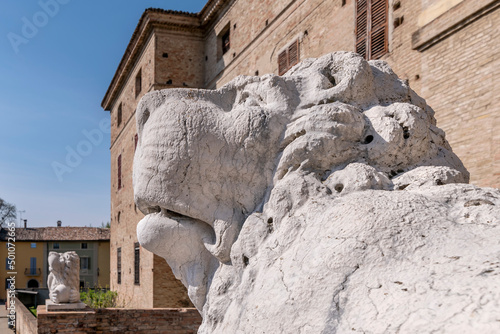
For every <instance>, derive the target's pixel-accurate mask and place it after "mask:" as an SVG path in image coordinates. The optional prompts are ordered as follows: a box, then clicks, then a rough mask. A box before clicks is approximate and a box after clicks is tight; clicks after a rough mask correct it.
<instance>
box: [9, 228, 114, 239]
mask: <svg viewBox="0 0 500 334" xmlns="http://www.w3.org/2000/svg"><path fill="white" fill-rule="evenodd" d="M7 233H8V231H7V230H6V229H3V228H2V230H1V231H0V241H6V240H7V238H8V235H7ZM109 238H110V230H109V229H108V228H99V227H69V226H62V227H40V228H16V241H107V240H109Z"/></svg>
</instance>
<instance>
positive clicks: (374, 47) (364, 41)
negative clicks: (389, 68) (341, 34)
mask: <svg viewBox="0 0 500 334" xmlns="http://www.w3.org/2000/svg"><path fill="white" fill-rule="evenodd" d="M387 12H388V0H356V52H357V53H359V54H360V55H361V56H362V57H363V58H365V59H367V60H368V59H378V58H380V57H382V56H383V55H384V54H386V53H387V51H388V28H387Z"/></svg>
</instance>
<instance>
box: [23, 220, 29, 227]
mask: <svg viewBox="0 0 500 334" xmlns="http://www.w3.org/2000/svg"><path fill="white" fill-rule="evenodd" d="M23 220H24V228H28V219H23Z"/></svg>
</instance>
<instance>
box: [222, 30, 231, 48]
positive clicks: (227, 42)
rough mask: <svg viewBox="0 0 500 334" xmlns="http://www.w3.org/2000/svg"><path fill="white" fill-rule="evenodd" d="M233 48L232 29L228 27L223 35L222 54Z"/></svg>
mask: <svg viewBox="0 0 500 334" xmlns="http://www.w3.org/2000/svg"><path fill="white" fill-rule="evenodd" d="M230 48H231V29H228V30H227V31H226V32H225V33H224V35H222V54H226V52H228V51H229V49H230Z"/></svg>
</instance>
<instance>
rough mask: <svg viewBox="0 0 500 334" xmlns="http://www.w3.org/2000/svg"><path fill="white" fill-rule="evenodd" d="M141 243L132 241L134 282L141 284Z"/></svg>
mask: <svg viewBox="0 0 500 334" xmlns="http://www.w3.org/2000/svg"><path fill="white" fill-rule="evenodd" d="M140 266H141V245H140V244H139V243H138V242H136V243H134V284H135V285H140V284H141V268H140Z"/></svg>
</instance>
